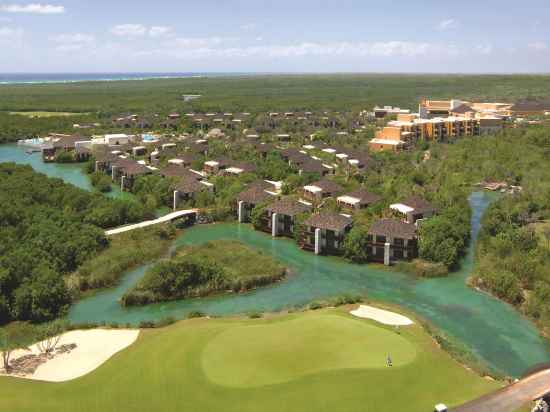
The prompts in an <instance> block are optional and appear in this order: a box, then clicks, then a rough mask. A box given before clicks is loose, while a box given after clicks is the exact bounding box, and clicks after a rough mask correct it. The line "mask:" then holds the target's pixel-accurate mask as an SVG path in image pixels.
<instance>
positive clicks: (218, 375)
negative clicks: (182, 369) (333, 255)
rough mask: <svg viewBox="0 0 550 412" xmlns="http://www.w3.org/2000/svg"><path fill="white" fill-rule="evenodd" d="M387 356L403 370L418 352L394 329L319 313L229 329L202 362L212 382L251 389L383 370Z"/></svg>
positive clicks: (216, 341) (207, 349)
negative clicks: (329, 373) (341, 373)
mask: <svg viewBox="0 0 550 412" xmlns="http://www.w3.org/2000/svg"><path fill="white" fill-rule="evenodd" d="M388 355H390V356H391V358H392V361H393V364H394V367H398V366H403V365H406V364H409V363H411V362H412V361H413V360H414V358H415V356H416V349H415V346H414V344H413V343H411V342H410V341H408V340H407V339H405V338H403V337H402V336H400V335H398V334H397V333H395V332H393V331H388V330H386V329H383V328H379V327H375V326H372V325H368V324H366V323H365V322H363V321H361V320H355V319H351V318H349V319H348V318H343V317H342V316H331V315H326V314H322V315H318V316H303V317H300V318H297V319H291V320H284V321H280V322H274V323H271V324H267V325H266V324H263V325H254V326H242V327H237V328H231V329H229V330H227V331H225V332H223V333H221V334H220V335H218V336H217V337H216V338H215V339H213V340H212V341H211V342H210V343H209V344H208V345H207V347H206V349H205V350H204V352H203V355H202V360H203V367H204V371H205V373H206V375H207V376H208V377H209V378H210V379H211V380H212V381H213V382H215V383H217V384H220V385H224V386H232V387H252V386H262V385H269V384H274V383H281V382H286V381H291V380H293V379H296V378H299V377H301V376H303V375H308V374H313V373H318V372H322V371H330V370H335V369H368V368H386V367H387V364H386V363H387V356H388ZM220 365H223V368H221V367H220Z"/></svg>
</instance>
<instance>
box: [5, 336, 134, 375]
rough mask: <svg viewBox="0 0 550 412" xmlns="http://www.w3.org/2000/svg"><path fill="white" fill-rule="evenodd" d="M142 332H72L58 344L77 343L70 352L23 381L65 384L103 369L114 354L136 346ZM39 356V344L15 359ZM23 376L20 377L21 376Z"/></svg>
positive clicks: (13, 356)
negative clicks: (104, 364) (34, 380)
mask: <svg viewBox="0 0 550 412" xmlns="http://www.w3.org/2000/svg"><path fill="white" fill-rule="evenodd" d="M138 335H139V330H127V329H90V330H75V331H70V332H67V333H65V334H63V335H62V336H61V339H60V341H59V345H58V346H61V345H71V344H76V348H74V349H72V350H71V351H70V352H67V353H61V354H57V355H55V357H54V358H53V359H49V360H48V361H47V362H46V363H44V364H42V365H40V366H39V367H38V369H36V371H35V372H34V373H33V374H32V375H25V376H23V377H24V378H27V379H36V380H42V381H48V382H64V381H68V380H71V379H76V378H78V377H80V376H84V375H86V374H88V373H90V372H92V371H93V370H94V369H96V368H98V367H99V366H101V365H102V364H103V363H104V362H106V361H107V360H108V359H109V358H110V357H111V356H113V355H114V354H115V353H117V352H119V351H121V350H122V349H125V348H127V347H128V346H130V345H131V344H132V343H134V342H135V341H136V339H137V337H138ZM31 353H32V354H39V353H40V351H39V349H38V347H37V345H33V346H31V347H30V351H25V350H18V351H16V352H14V353H13V355H12V359H17V358H19V357H21V356H25V355H29V354H31ZM19 377H21V376H19Z"/></svg>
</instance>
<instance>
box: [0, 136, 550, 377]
mask: <svg viewBox="0 0 550 412" xmlns="http://www.w3.org/2000/svg"><path fill="white" fill-rule="evenodd" d="M19 150H21V151H23V150H22V149H19ZM10 153H11V154H10ZM23 153H24V151H23ZM14 154H16V152H14V149H13V148H9V147H6V146H0V161H5V160H3V159H8V158H9V157H10V156H13V155H14ZM25 156H28V155H24V156H23V159H28V158H27V157H25ZM18 157H19V158H20V157H21V155H18ZM11 160H13V159H11ZM30 160H32V156H30ZM46 166H47V169H42V170H40V169H38V170H40V171H42V172H44V173H47V174H50V175H56V176H58V177H59V175H62V176H64V178H65V179H66V180H67V181H69V180H74V181H75V182H80V181H81V180H80V178H79V179H77V178H76V175H77V174H76V173H74V174H73V170H72V169H71V168H70V167H69V168H67V166H66V165H55V164H49V165H46ZM84 178H85V177H84ZM71 183H72V182H71ZM81 187H82V186H81ZM490 201H491V198H490V196H489V195H487V194H484V193H474V194H473V195H472V196H471V198H470V204H471V206H472V210H473V215H472V238H474V239H475V238H476V237H477V234H478V231H479V227H480V220H481V216H482V214H483V212H484V211H485V209H486V208H487V206H488V205H489V203H490ZM213 239H234V240H239V241H241V242H243V243H245V244H247V245H249V246H252V247H254V248H257V249H259V250H262V251H264V252H265V253H269V254H270V255H272V256H274V257H275V258H276V259H278V260H279V261H281V262H282V263H283V264H284V265H286V266H287V267H289V268H291V269H292V271H293V275H292V276H291V277H290V278H289V279H288V280H286V281H284V282H282V283H278V284H276V285H273V286H270V287H267V288H262V289H258V290H256V291H252V292H249V293H246V294H237V295H222V296H215V297H210V298H202V299H188V300H181V301H175V302H169V303H162V304H155V305H148V306H144V307H135V308H123V307H121V306H120V305H119V304H118V299H119V298H120V297H121V296H122V294H123V293H124V292H125V291H126V290H128V288H130V287H131V286H132V285H134V284H135V283H136V282H137V281H138V280H139V279H140V278H141V277H142V276H143V274H144V273H145V271H146V269H147V267H148V266H147V265H145V266H142V267H140V268H138V269H135V270H132V271H130V272H128V273H127V274H126V275H125V276H124V278H123V280H122V282H121V284H120V285H119V286H118V287H116V288H112V289H109V290H107V291H103V292H100V293H98V294H96V295H94V296H92V297H90V298H87V299H84V300H82V301H80V302H78V303H77V304H75V305H74V306H73V307H72V308H71V311H70V313H69V319H70V320H71V321H72V322H85V321H106V322H119V323H126V322H129V323H133V324H135V323H137V322H139V321H142V320H158V319H161V318H163V317H167V316H173V317H176V318H182V317H184V316H185V315H186V314H187V313H189V312H190V311H197V310H198V311H202V312H205V313H208V314H212V315H229V314H237V313H245V312H250V311H277V310H281V309H285V308H292V307H295V306H300V305H305V304H307V303H308V302H311V301H312V300H316V299H323V298H329V297H333V296H337V295H341V294H344V293H352V294H367V295H368V297H370V298H371V299H374V300H380V301H385V302H390V303H394V304H398V305H401V306H403V307H405V308H407V309H409V310H411V311H413V312H415V313H417V314H418V315H420V316H421V317H423V318H425V319H427V320H428V321H430V322H431V323H433V324H434V325H436V326H437V327H438V328H440V329H441V330H443V331H444V332H445V333H447V334H449V335H451V336H453V337H454V338H456V339H458V340H460V341H461V342H463V343H464V344H466V345H467V346H468V347H469V348H470V349H471V350H472V351H473V353H474V354H476V355H477V356H478V357H480V358H481V359H482V360H484V361H485V362H486V363H487V364H488V365H489V366H490V367H492V368H493V369H494V370H496V371H500V372H503V373H506V374H509V375H511V376H519V375H520V374H521V373H523V372H524V371H525V370H526V369H528V368H530V367H532V366H534V365H536V364H539V363H542V362H548V361H550V349H549V345H548V342H547V341H546V340H545V339H543V338H542V337H540V335H539V333H538V331H537V329H536V328H535V326H534V325H533V324H532V323H531V322H530V321H528V320H527V319H525V318H523V317H522V316H521V315H520V314H519V313H518V312H517V311H515V310H514V309H513V308H512V307H511V306H509V305H507V304H504V303H502V302H500V301H499V300H497V299H494V298H492V297H491V296H488V295H486V294H484V293H481V292H478V291H475V290H472V289H470V288H468V287H467V286H466V283H465V280H466V278H467V277H468V275H469V274H470V272H471V270H472V264H473V263H472V262H473V245H472V246H471V248H470V252H469V254H468V256H467V257H466V258H465V259H464V262H463V265H462V269H461V271H460V272H457V273H454V274H452V275H451V276H449V277H447V278H442V279H428V280H418V279H415V278H414V277H412V276H410V275H406V274H403V273H398V272H388V271H385V270H381V269H380V268H379V267H376V266H372V265H355V264H350V263H347V262H345V261H343V260H341V259H338V258H331V257H322V256H315V255H313V254H311V253H307V252H304V251H302V250H300V249H299V248H298V247H297V246H296V244H295V242H293V241H291V240H288V239H272V238H271V237H270V236H268V235H266V234H263V233H260V232H256V231H254V230H253V229H252V228H251V227H250V226H248V225H239V224H216V225H208V226H195V227H193V228H191V229H189V230H186V232H185V233H184V234H183V235H182V236H181V237H179V238H178V239H177V240H176V242H175V244H176V245H183V244H200V243H203V242H206V241H208V240H213Z"/></svg>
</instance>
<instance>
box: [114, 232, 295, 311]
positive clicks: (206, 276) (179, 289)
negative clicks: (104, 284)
mask: <svg viewBox="0 0 550 412" xmlns="http://www.w3.org/2000/svg"><path fill="white" fill-rule="evenodd" d="M285 274H286V269H285V268H284V267H283V266H282V265H280V264H279V263H277V262H276V261H275V260H274V259H273V258H272V257H270V256H268V255H265V254H263V253H261V252H259V251H256V250H253V249H251V248H249V247H247V246H245V245H243V244H242V243H239V242H234V241H226V240H217V241H211V242H207V243H205V244H203V245H200V246H188V247H184V248H182V249H180V250H179V251H178V252H177V254H176V256H175V257H173V258H171V259H170V260H165V261H162V262H160V263H158V264H156V265H155V266H154V267H152V268H151V269H150V270H149V271H148V272H147V273H146V274H145V276H144V278H143V279H142V280H141V281H140V282H139V283H138V284H137V285H136V286H135V287H134V288H133V289H131V290H130V291H128V292H127V293H126V294H125V295H124V296H123V297H122V304H123V305H125V306H130V305H144V304H147V303H152V302H159V301H167V300H173V299H183V298H188V297H197V296H206V295H209V294H212V293H215V292H222V291H232V292H244V291H247V290H250V289H253V288H255V287H259V286H265V285H268V284H271V283H274V282H277V281H279V280H281V279H283V278H284V277H285Z"/></svg>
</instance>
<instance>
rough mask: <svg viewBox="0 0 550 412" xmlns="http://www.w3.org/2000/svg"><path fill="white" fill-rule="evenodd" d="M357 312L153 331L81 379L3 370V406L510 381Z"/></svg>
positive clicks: (241, 400) (342, 401)
mask: <svg viewBox="0 0 550 412" xmlns="http://www.w3.org/2000/svg"><path fill="white" fill-rule="evenodd" d="M348 310H349V307H347V308H345V307H340V308H336V309H334V308H333V309H323V310H318V311H309V312H297V313H292V314H287V315H269V316H268V317H266V318H261V319H244V318H223V319H222V318H213V319H208V318H200V319H191V320H185V321H181V322H178V323H176V324H173V325H171V326H168V327H166V328H162V329H149V330H144V331H142V332H141V335H140V337H139V338H138V340H137V342H136V343H135V344H133V345H132V346H130V347H129V348H128V349H126V350H124V351H122V352H119V353H118V354H116V355H115V356H114V357H112V358H111V359H110V360H109V361H107V362H106V363H105V364H103V365H102V366H100V367H99V368H98V369H96V370H95V371H93V372H92V373H90V374H88V375H86V376H83V377H82V378H78V379H76V380H73V381H69V382H64V383H46V382H37V381H29V380H24V379H16V378H6V377H2V378H0V393H2V396H0V410H2V411H10V412H19V411H25V412H33V411H40V412H47V411H56V412H64V411H67V412H68V411H71V412H75V411H76V412H78V411H86V412H91V411H101V412H109V411H120V412H124V411H224V412H225V411H239V412H242V411H260V410H261V411H266V412H269V411H277V412H278V411H300V412H303V411H339V410H345V411H383V410H402V409H403V407H404V406H406V409H407V410H408V411H411V412H413V411H418V412H426V411H430V410H432V408H433V406H434V405H435V404H436V403H438V402H444V403H446V404H447V405H457V404H460V403H462V402H464V401H466V400H469V399H472V398H475V397H477V396H479V395H481V394H484V393H486V392H489V391H491V390H492V389H495V388H496V387H498V386H499V385H500V384H499V383H498V382H494V381H490V380H487V379H484V378H481V377H479V376H478V375H476V374H475V373H474V372H472V371H470V370H468V369H466V368H465V367H463V366H462V365H460V364H458V363H457V362H456V361H455V360H453V359H452V358H451V356H450V355H449V354H447V353H446V352H444V351H443V350H441V349H440V348H439V347H438V346H437V344H436V343H435V341H434V340H433V339H432V338H431V337H430V336H429V335H428V334H427V333H426V332H425V331H424V329H423V328H422V327H421V326H419V325H418V324H414V325H412V326H406V327H400V328H399V329H396V328H394V327H391V326H383V325H380V324H378V323H376V322H374V321H370V320H365V319H359V318H354V317H352V316H351V315H350V314H348V313H347V311H348ZM388 355H390V356H391V358H392V361H393V365H394V366H391V367H390V366H387V363H386V362H387V357H388Z"/></svg>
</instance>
